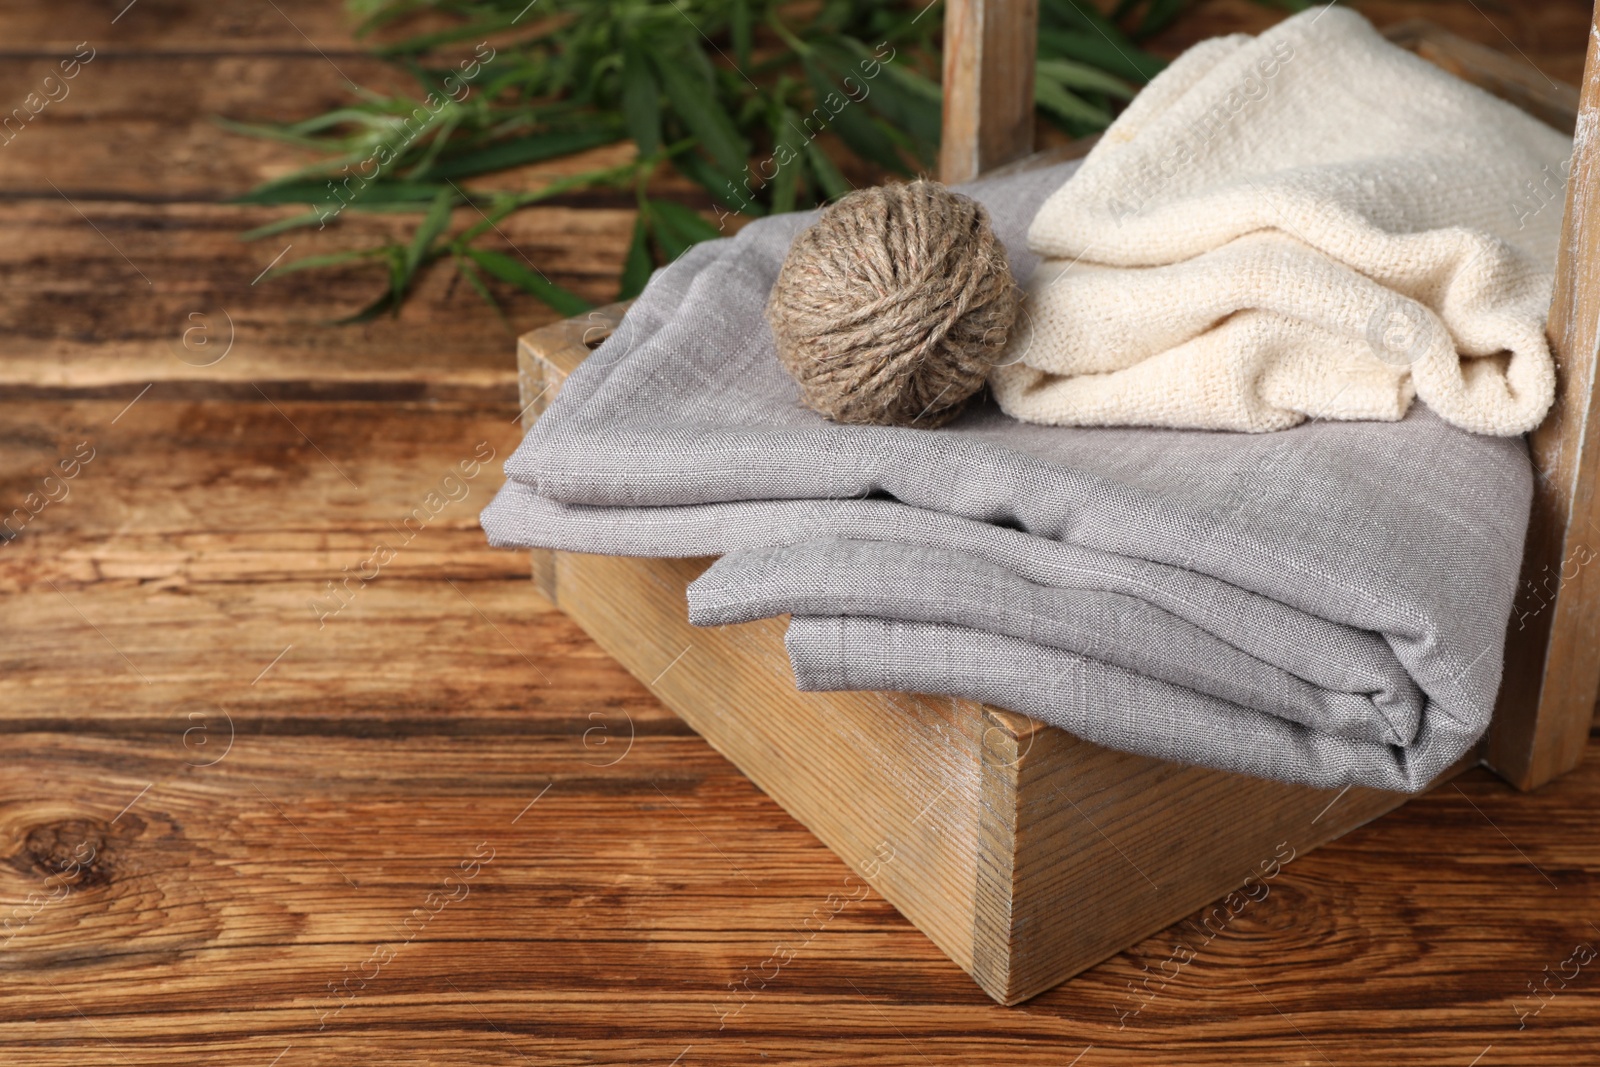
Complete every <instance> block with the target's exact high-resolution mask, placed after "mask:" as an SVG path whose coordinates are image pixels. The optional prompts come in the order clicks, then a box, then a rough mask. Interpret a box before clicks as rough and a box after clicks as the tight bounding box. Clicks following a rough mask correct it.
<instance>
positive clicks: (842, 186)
mask: <svg viewBox="0 0 1600 1067" xmlns="http://www.w3.org/2000/svg"><path fill="white" fill-rule="evenodd" d="M806 162H807V163H809V164H810V165H811V173H812V174H814V175H816V177H817V182H818V184H820V185H821V186H822V191H823V192H825V193H827V195H828V199H830V200H832V199H835V198H836V197H841V196H844V195H845V194H846V193H848V192H850V191H851V189H852V188H853V186H851V184H850V183H849V182H847V181H845V180H844V175H843V174H840V173H839V168H838V167H836V166H834V165H833V160H831V159H829V158H828V153H826V152H824V151H823V150H822V148H821V146H820V145H818V144H817V142H815V141H807V142H806Z"/></svg>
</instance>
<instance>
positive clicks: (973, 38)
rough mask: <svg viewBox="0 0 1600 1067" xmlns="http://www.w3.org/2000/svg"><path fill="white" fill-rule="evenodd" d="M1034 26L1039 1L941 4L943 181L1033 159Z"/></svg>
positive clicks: (978, 0)
mask: <svg viewBox="0 0 1600 1067" xmlns="http://www.w3.org/2000/svg"><path fill="white" fill-rule="evenodd" d="M1038 25H1039V5H1038V0H946V4H945V18H944V44H943V48H944V82H943V86H942V88H943V91H944V120H943V133H942V135H941V138H940V142H939V177H940V179H941V180H942V181H945V182H947V183H951V184H954V183H956V182H964V181H970V180H972V179H973V178H976V177H977V176H978V175H979V174H982V173H983V172H984V171H988V170H993V169H994V168H995V167H998V166H1001V165H1002V164H1005V163H1010V162H1011V161H1012V160H1015V159H1021V158H1022V157H1023V156H1025V155H1027V154H1028V153H1030V152H1032V151H1033V69H1034V68H1033V64H1034V53H1035V51H1036V49H1035V40H1036V37H1037V30H1038Z"/></svg>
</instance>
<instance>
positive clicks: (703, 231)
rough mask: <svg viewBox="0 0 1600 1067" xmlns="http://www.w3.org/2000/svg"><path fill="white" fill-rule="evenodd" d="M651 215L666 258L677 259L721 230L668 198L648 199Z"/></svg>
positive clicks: (712, 237) (713, 238)
mask: <svg viewBox="0 0 1600 1067" xmlns="http://www.w3.org/2000/svg"><path fill="white" fill-rule="evenodd" d="M649 210H650V215H651V217H652V218H653V219H654V220H655V224H656V227H655V229H656V239H657V240H658V241H660V242H661V247H662V250H663V251H665V252H666V254H667V259H668V260H674V259H677V258H678V257H679V256H681V255H683V254H684V253H685V252H687V251H688V250H689V249H690V248H692V247H694V246H695V245H697V244H699V243H700V242H701V241H711V240H715V239H716V238H718V237H720V236H722V234H721V232H720V231H719V230H718V229H717V228H716V227H715V226H713V225H712V224H711V223H709V222H707V221H706V220H705V219H703V218H701V217H700V216H699V215H698V214H696V213H695V212H693V211H691V210H689V209H688V208H686V207H684V206H683V205H682V204H675V203H673V202H672V201H670V200H651V201H649Z"/></svg>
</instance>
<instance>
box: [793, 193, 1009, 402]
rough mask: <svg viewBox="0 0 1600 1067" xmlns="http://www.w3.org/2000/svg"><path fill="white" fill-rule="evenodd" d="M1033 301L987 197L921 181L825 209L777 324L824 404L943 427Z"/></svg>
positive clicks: (808, 235)
mask: <svg viewBox="0 0 1600 1067" xmlns="http://www.w3.org/2000/svg"><path fill="white" fill-rule="evenodd" d="M1020 295H1021V293H1020V290H1018V288H1017V286H1016V283H1015V282H1013V281H1012V278H1011V269H1010V268H1009V267H1008V266H1007V265H1006V250H1005V248H1004V247H1003V246H1002V245H1001V244H1000V242H999V241H998V240H996V238H995V235H994V230H993V229H992V228H991V227H990V225H989V215H988V212H986V211H984V209H983V205H982V204H979V203H978V202H977V201H976V200H974V199H972V198H971V197H968V196H962V195H961V194H960V193H952V192H950V191H949V190H948V189H946V188H945V187H944V186H942V185H940V184H939V183H938V182H929V181H918V182H911V183H909V184H906V185H888V186H883V187H879V188H872V189H861V190H858V191H856V192H853V193H851V194H849V195H848V196H846V197H844V198H843V199H842V200H840V201H839V202H838V203H836V204H834V205H833V206H832V207H830V208H828V209H827V210H826V211H824V212H823V213H822V217H821V219H819V220H818V221H817V222H816V224H815V225H813V226H812V227H811V228H810V229H808V230H806V231H805V232H804V233H802V234H801V235H800V236H799V237H798V238H797V239H796V240H795V242H794V244H793V245H792V246H791V247H790V249H789V254H788V256H787V257H786V258H785V260H784V263H783V269H782V270H781V271H780V272H779V274H778V281H777V284H776V285H774V286H773V287H772V297H771V300H770V301H769V302H768V304H767V321H768V322H769V323H770V324H771V325H772V335H773V339H774V340H775V341H776V343H777V349H778V358H779V360H780V361H782V363H783V365H784V368H785V369H787V370H788V372H789V373H790V375H792V376H793V377H794V380H795V381H796V382H797V383H798V384H799V386H800V396H801V400H802V401H803V402H804V403H805V405H806V406H807V407H809V408H811V409H812V410H813V411H816V412H818V413H819V414H822V415H826V416H827V417H828V418H830V419H833V420H834V421H835V422H849V423H870V424H874V425H879V426H920V427H924V428H931V427H935V426H942V425H944V424H945V423H947V422H949V421H950V420H951V419H953V418H955V417H956V415H957V414H959V413H960V411H961V409H962V407H963V406H964V405H965V404H966V402H967V399H968V398H969V397H971V396H972V395H973V394H974V393H976V392H977V391H978V390H979V389H982V388H983V382H984V379H985V378H986V377H987V376H988V373H989V370H990V368H992V367H993V366H994V363H995V361H996V358H997V357H998V355H999V353H1000V351H1001V350H1002V349H1003V348H1004V347H1005V343H1006V339H1007V331H1008V330H1009V329H1010V328H1011V323H1012V320H1013V319H1014V318H1016V313H1017V303H1018V300H1019V298H1020Z"/></svg>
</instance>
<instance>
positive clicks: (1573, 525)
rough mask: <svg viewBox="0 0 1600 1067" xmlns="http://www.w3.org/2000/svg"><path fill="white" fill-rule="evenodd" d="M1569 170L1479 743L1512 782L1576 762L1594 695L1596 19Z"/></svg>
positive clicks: (1599, 83) (1599, 295) (1599, 681)
mask: <svg viewBox="0 0 1600 1067" xmlns="http://www.w3.org/2000/svg"><path fill="white" fill-rule="evenodd" d="M1596 17H1597V18H1600V11H1597V15H1596ZM1570 167H1571V174H1570V180H1568V181H1566V215H1565V218H1564V222H1563V226H1562V234H1561V249H1560V257H1559V259H1558V261H1557V264H1556V286H1555V300H1554V302H1553V304H1552V305H1551V308H1550V327H1549V333H1550V341H1551V348H1552V351H1553V353H1554V354H1555V357H1556V369H1557V389H1556V401H1555V407H1554V408H1553V409H1552V410H1551V413H1550V416H1549V417H1548V418H1547V419H1546V420H1545V421H1544V424H1543V425H1541V426H1540V427H1539V428H1538V429H1537V430H1535V431H1534V432H1533V433H1532V434H1531V435H1530V446H1531V449H1532V452H1533V459H1534V467H1535V471H1536V473H1537V479H1536V483H1535V492H1534V502H1533V517H1532V519H1531V521H1530V523H1529V528H1528V547H1527V550H1526V553H1525V555H1524V558H1523V566H1522V582H1521V585H1520V588H1519V590H1518V593H1519V596H1518V600H1517V604H1516V607H1515V609H1514V610H1513V613H1512V620H1511V624H1510V628H1509V630H1508V631H1507V650H1506V676H1505V681H1504V683H1502V685H1501V690H1500V704H1499V706H1498V707H1497V708H1496V710H1495V718H1494V724H1493V729H1492V730H1491V733H1490V738H1489V751H1488V755H1489V763H1490V765H1491V766H1493V767H1494V768H1495V770H1497V771H1498V772H1500V773H1501V774H1502V775H1504V776H1505V777H1506V778H1508V779H1509V780H1511V781H1513V782H1515V783H1516V784H1517V785H1519V786H1520V787H1522V788H1524V789H1532V788H1535V787H1537V786H1539V785H1542V784H1543V783H1545V782H1547V781H1549V780H1550V779H1552V778H1554V777H1556V776H1557V775H1559V774H1561V773H1563V772H1565V771H1567V770H1570V769H1571V768H1573V767H1575V766H1577V765H1578V761H1579V760H1581V759H1582V758H1583V750H1584V747H1585V745H1586V744H1587V743H1588V739H1589V726H1590V722H1591V720H1592V719H1593V717H1594V707H1595V700H1596V696H1597V694H1600V656H1597V655H1596V653H1595V640H1596V635H1597V634H1600V579H1596V577H1595V575H1594V570H1595V568H1593V567H1591V566H1589V564H1591V563H1592V562H1594V559H1595V556H1596V549H1595V548H1594V547H1592V546H1594V545H1595V544H1596V536H1595V535H1596V533H1600V527H1597V526H1596V525H1595V520H1596V519H1597V518H1600V507H1597V503H1596V499H1595V480H1596V478H1600V433H1596V431H1595V421H1596V413H1595V370H1596V360H1597V359H1600V285H1597V284H1596V281H1595V275H1596V270H1597V268H1600V226H1597V224H1596V223H1595V221H1594V220H1595V219H1596V218H1597V217H1600V22H1597V23H1596V27H1595V30H1594V32H1593V33H1591V34H1590V38H1589V73H1588V75H1587V78H1586V80H1585V82H1584V85H1583V100H1582V108H1581V111H1580V113H1579V117H1578V121H1577V137H1576V141H1575V143H1574V146H1573V155H1572V160H1571V163H1570ZM1563 178H1564V176H1559V175H1558V176H1555V178H1554V181H1556V182H1559V181H1561V180H1562V179H1563ZM1556 188H1559V185H1556ZM1550 195H1551V196H1552V198H1553V197H1554V189H1552V190H1551V193H1550Z"/></svg>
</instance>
